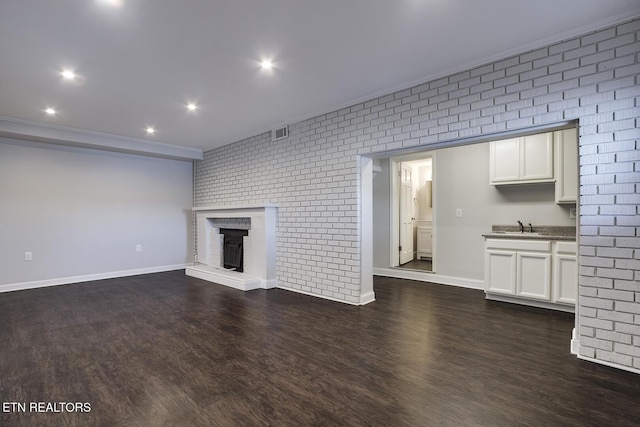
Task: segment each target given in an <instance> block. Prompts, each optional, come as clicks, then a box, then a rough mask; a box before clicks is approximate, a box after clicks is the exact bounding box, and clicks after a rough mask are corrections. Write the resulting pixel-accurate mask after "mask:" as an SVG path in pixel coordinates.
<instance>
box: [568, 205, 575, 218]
mask: <svg viewBox="0 0 640 427" xmlns="http://www.w3.org/2000/svg"><path fill="white" fill-rule="evenodd" d="M569 218H570V219H576V208H569Z"/></svg>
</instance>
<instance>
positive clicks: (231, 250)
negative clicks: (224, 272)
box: [220, 228, 249, 272]
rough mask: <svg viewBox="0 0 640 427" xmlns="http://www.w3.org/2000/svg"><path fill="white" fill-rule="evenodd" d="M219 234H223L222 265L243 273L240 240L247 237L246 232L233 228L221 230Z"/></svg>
mask: <svg viewBox="0 0 640 427" xmlns="http://www.w3.org/2000/svg"><path fill="white" fill-rule="evenodd" d="M220 234H224V241H223V254H224V259H223V265H224V268H232V269H235V270H236V271H239V272H243V271H244V264H243V256H242V254H243V252H244V250H243V247H242V238H243V237H244V236H248V235H249V231H248V230H237V229H233V228H221V229H220Z"/></svg>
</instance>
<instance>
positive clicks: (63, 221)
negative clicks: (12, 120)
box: [0, 139, 193, 291]
mask: <svg viewBox="0 0 640 427" xmlns="http://www.w3.org/2000/svg"><path fill="white" fill-rule="evenodd" d="M192 188H193V180H192V163H191V162H184V161H177V160H166V159H159V158H151V157H142V156H136V155H130V154H120V153H111V152H103V151H95V150H88V149H80V148H71V147H60V146H55V145H47V144H38V143H31V142H24V141H12V140H6V139H0V291H1V290H2V287H3V285H15V284H24V283H27V282H29V283H32V282H39V281H55V280H59V279H63V278H72V277H78V276H91V275H101V274H106V275H113V274H114V273H117V272H124V271H131V270H142V269H153V268H158V267H166V266H176V265H181V264H185V263H187V262H189V261H190V258H191V248H192V245H193V241H192V237H191V236H192V232H191V230H192V225H191V211H190V208H191V206H192V194H193V191H192ZM137 244H141V245H142V252H136V245H137ZM25 251H30V252H32V253H33V261H30V262H26V261H24V252H25ZM116 275H117V274H116ZM4 287H5V290H6V289H7V288H9V286H4Z"/></svg>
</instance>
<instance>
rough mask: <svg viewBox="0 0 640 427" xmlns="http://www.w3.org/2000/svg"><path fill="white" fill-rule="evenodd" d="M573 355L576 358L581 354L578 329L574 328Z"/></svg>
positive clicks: (572, 332) (572, 337) (572, 338)
mask: <svg viewBox="0 0 640 427" xmlns="http://www.w3.org/2000/svg"><path fill="white" fill-rule="evenodd" d="M571 354H574V355H576V356H577V355H578V354H580V341H579V340H578V334H577V333H576V328H573V330H572V331H571Z"/></svg>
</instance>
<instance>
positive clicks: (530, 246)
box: [485, 238, 578, 308]
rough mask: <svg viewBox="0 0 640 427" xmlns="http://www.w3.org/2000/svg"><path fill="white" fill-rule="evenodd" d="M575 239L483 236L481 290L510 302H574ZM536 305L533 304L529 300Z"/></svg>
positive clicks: (575, 271)
mask: <svg viewBox="0 0 640 427" xmlns="http://www.w3.org/2000/svg"><path fill="white" fill-rule="evenodd" d="M575 249H576V243H575V242H559V241H549V240H524V239H523V240H517V239H493V238H488V239H486V240H485V292H486V293H487V297H488V298H492V297H500V298H493V299H502V298H505V297H506V298H507V299H506V300H509V301H511V302H522V303H525V304H526V303H528V302H534V301H538V302H541V303H543V304H547V303H549V304H547V305H543V306H545V307H546V306H549V307H550V308H553V305H554V304H561V305H575V300H576V294H577V280H578V277H577V269H576V252H575ZM533 305H536V304H533Z"/></svg>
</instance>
